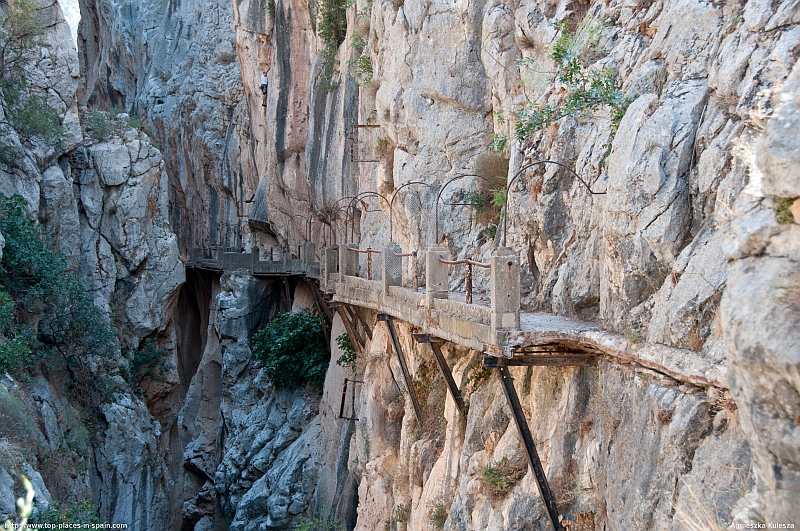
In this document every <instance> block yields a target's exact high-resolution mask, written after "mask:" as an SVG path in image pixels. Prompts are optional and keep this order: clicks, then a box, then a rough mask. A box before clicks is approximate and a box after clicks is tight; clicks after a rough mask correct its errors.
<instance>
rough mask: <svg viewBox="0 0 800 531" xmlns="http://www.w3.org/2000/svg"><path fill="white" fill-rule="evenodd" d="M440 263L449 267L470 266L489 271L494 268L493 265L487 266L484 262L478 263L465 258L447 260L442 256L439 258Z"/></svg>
mask: <svg viewBox="0 0 800 531" xmlns="http://www.w3.org/2000/svg"><path fill="white" fill-rule="evenodd" d="M439 261H440V262H441V263H443V264H447V265H461V264H469V265H473V266H475V267H483V268H485V269H489V268H491V267H492V264H486V263H483V262H476V261H475V260H470V259H469V258H464V259H462V260H445V259H444V258H442V257H441V256H440V257H439Z"/></svg>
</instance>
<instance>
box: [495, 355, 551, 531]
mask: <svg viewBox="0 0 800 531" xmlns="http://www.w3.org/2000/svg"><path fill="white" fill-rule="evenodd" d="M497 371H498V373H499V374H500V379H501V380H502V382H503V392H504V393H505V395H506V400H508V404H509V405H510V406H511V411H512V412H513V414H514V423H515V424H516V425H517V430H519V435H520V437H521V438H522V442H523V443H524V445H525V453H526V454H527V456H528V463H529V464H530V465H531V468H532V469H533V473H534V475H535V476H536V485H537V486H538V487H539V494H541V496H542V500H543V501H544V507H545V509H546V510H547V517H548V518H549V519H550V523H551V524H552V526H553V529H555V531H563V529H564V528H563V527H562V526H561V521H560V520H559V514H558V506H557V505H556V499H555V498H554V497H553V493H552V492H551V491H550V486H549V485H548V484H547V477H545V475H544V469H543V468H542V462H541V461H539V454H538V453H537V452H536V445H535V444H534V442H533V435H531V430H530V428H528V421H527V419H525V413H524V412H523V411H522V405H521V404H520V402H519V397H518V396H517V390H516V389H515V388H514V382H513V381H512V380H511V374H509V372H508V367H505V366H502V365H501V366H500V367H498V368H497Z"/></svg>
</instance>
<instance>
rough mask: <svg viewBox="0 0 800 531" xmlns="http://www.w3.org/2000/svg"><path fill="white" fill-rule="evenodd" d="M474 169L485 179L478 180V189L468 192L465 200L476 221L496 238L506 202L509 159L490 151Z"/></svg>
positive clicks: (482, 155) (481, 157)
mask: <svg viewBox="0 0 800 531" xmlns="http://www.w3.org/2000/svg"><path fill="white" fill-rule="evenodd" d="M474 169H475V173H476V174H478V175H480V176H482V177H484V179H478V187H477V188H476V189H473V190H470V191H469V192H467V194H466V195H465V196H464V200H465V202H466V203H469V204H470V205H471V208H472V211H473V213H474V214H475V221H477V222H478V223H480V224H481V225H486V226H487V232H488V234H489V237H491V238H494V236H495V234H496V233H497V224H498V223H499V221H500V215H501V211H502V209H503V205H504V204H505V200H506V179H507V178H508V159H507V158H505V157H504V156H503V155H502V154H501V153H499V152H495V151H489V152H487V153H483V154H481V155H480V156H479V157H478V158H477V159H476V161H475V168H474Z"/></svg>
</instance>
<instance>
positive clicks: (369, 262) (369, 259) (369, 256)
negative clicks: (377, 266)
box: [347, 247, 380, 280]
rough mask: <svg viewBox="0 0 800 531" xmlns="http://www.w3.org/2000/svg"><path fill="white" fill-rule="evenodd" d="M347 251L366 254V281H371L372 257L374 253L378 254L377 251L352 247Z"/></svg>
mask: <svg viewBox="0 0 800 531" xmlns="http://www.w3.org/2000/svg"><path fill="white" fill-rule="evenodd" d="M347 250H348V251H353V252H354V253H366V255H367V280H372V255H373V254H374V253H380V251H378V250H377V249H371V248H367V249H363V250H362V249H353V248H352V247H348V248H347Z"/></svg>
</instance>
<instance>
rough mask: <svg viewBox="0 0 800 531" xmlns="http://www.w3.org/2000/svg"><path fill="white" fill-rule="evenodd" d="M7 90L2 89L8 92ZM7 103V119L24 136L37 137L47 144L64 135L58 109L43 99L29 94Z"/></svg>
mask: <svg viewBox="0 0 800 531" xmlns="http://www.w3.org/2000/svg"><path fill="white" fill-rule="evenodd" d="M8 93H9V91H4V94H8ZM8 100H9V98H8V97H7V98H6V103H9V109H10V111H11V112H10V113H9V121H10V122H11V125H12V126H13V127H14V129H15V130H16V131H17V132H18V133H19V134H20V135H22V137H24V138H31V137H34V136H36V137H39V138H41V139H43V140H45V141H46V142H48V143H49V144H52V145H55V144H57V143H58V142H59V140H61V137H62V136H63V135H64V126H63V125H62V123H61V116H59V114H58V111H56V110H55V109H54V108H52V107H51V106H50V104H48V103H47V102H46V101H45V100H44V99H42V98H40V97H38V96H34V95H29V96H27V97H25V98H19V99H16V98H15V99H14V100H13V103H12V102H9V101H8Z"/></svg>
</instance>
